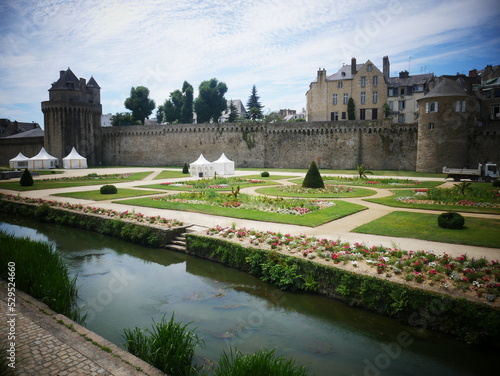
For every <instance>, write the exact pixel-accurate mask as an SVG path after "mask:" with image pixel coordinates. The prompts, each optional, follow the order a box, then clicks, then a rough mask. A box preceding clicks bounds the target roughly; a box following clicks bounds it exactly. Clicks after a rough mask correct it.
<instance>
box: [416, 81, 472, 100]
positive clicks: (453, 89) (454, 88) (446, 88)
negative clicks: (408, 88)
mask: <svg viewBox="0 0 500 376" xmlns="http://www.w3.org/2000/svg"><path fill="white" fill-rule="evenodd" d="M456 96H463V97H466V96H469V94H467V92H466V91H465V89H464V88H463V87H462V86H461V85H460V84H459V83H458V82H457V81H455V80H451V79H449V78H443V79H442V80H441V82H439V83H438V84H437V85H436V86H435V87H434V88H433V89H432V90H431V91H429V92H428V93H427V94H426V95H425V96H424V98H426V99H427V98H434V97H456Z"/></svg>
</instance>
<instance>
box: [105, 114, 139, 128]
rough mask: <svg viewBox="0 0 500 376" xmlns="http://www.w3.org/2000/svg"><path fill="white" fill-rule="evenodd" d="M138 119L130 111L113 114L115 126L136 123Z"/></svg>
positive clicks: (112, 122)
mask: <svg viewBox="0 0 500 376" xmlns="http://www.w3.org/2000/svg"><path fill="white" fill-rule="evenodd" d="M135 124H136V121H135V120H134V119H133V117H132V114H131V113H130V112H117V113H116V114H114V115H113V116H111V125H112V126H113V127H119V126H122V125H135Z"/></svg>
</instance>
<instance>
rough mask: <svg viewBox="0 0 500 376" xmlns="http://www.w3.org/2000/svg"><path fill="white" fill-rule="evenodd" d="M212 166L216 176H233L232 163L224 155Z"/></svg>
mask: <svg viewBox="0 0 500 376" xmlns="http://www.w3.org/2000/svg"><path fill="white" fill-rule="evenodd" d="M212 164H213V166H214V171H215V172H216V173H217V175H234V162H233V161H231V160H230V159H228V158H227V157H226V155H225V154H224V153H222V155H221V156H220V158H219V159H217V160H216V161H215V162H212Z"/></svg>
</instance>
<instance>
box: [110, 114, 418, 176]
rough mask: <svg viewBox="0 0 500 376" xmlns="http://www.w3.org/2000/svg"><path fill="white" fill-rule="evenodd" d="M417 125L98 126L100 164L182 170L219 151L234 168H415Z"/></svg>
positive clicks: (209, 157)
mask: <svg viewBox="0 0 500 376" xmlns="http://www.w3.org/2000/svg"><path fill="white" fill-rule="evenodd" d="M417 139H418V137H417V126H416V125H407V124H405V125H393V124H390V123H388V122H386V123H383V122H377V121H352V122H342V123H339V122H317V123H315V122H309V123H282V124H259V123H250V124H231V123H223V124H175V125H152V126H134V127H120V128H103V137H102V140H103V147H102V150H103V164H105V165H133V166H140V165H142V166H168V165H171V166H182V165H183V164H184V163H191V162H194V161H195V160H196V159H197V158H198V156H199V155H200V153H203V155H204V156H205V158H207V159H208V160H209V161H214V160H216V159H218V158H219V157H220V156H221V154H222V153H225V154H226V156H227V157H228V158H229V159H231V160H233V161H235V164H236V167H260V168H266V167H269V168H307V167H308V166H309V164H310V163H311V161H313V160H314V161H316V162H317V163H318V165H319V167H320V168H338V169H352V168H356V166H357V165H358V164H361V163H364V164H365V165H366V166H367V167H369V168H371V169H393V170H398V169H399V170H415V167H416V165H415V164H416V158H417V154H416V153H417Z"/></svg>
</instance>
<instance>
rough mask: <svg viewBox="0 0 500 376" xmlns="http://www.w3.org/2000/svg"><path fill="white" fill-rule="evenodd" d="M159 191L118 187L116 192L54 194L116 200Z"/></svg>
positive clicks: (96, 199) (86, 198) (85, 198)
mask: <svg viewBox="0 0 500 376" xmlns="http://www.w3.org/2000/svg"><path fill="white" fill-rule="evenodd" d="M161 193H162V192H160V191H149V190H148V191H146V190H141V189H129V188H118V192H117V193H115V194H107V195H102V194H101V192H100V191H99V190H97V191H84V192H69V193H59V194H56V195H54V196H61V197H71V198H79V199H82V200H92V201H103V200H117V199H122V198H129V197H136V196H148V195H157V194H161Z"/></svg>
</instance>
